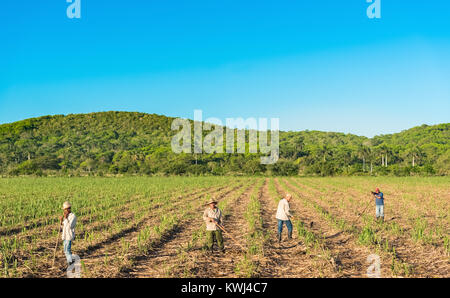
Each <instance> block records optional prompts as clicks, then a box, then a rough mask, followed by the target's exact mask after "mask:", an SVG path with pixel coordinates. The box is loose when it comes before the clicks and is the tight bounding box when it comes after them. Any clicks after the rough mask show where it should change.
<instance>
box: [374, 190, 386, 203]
mask: <svg viewBox="0 0 450 298" xmlns="http://www.w3.org/2000/svg"><path fill="white" fill-rule="evenodd" d="M375 204H376V205H377V206H380V205H384V197H383V193H382V192H380V193H376V194H375Z"/></svg>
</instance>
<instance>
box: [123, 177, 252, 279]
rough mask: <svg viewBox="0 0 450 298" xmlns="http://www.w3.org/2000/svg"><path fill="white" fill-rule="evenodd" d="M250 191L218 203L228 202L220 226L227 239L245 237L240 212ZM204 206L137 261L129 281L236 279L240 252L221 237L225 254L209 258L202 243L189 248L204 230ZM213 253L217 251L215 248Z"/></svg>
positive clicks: (235, 246) (234, 245) (230, 241)
mask: <svg viewBox="0 0 450 298" xmlns="http://www.w3.org/2000/svg"><path fill="white" fill-rule="evenodd" d="M252 189H253V187H252V186H250V187H247V188H246V190H245V191H244V192H243V193H242V195H240V196H239V197H236V196H234V193H230V194H228V195H227V196H224V197H223V198H221V199H219V202H220V201H221V200H229V201H230V202H228V206H229V209H228V210H227V215H226V216H225V218H224V226H225V227H226V230H227V232H229V233H230V235H231V238H233V239H236V240H237V241H238V242H240V243H242V242H243V241H244V239H243V237H244V236H245V234H244V233H242V229H243V225H244V222H243V216H242V214H243V212H244V208H245V206H246V205H247V203H248V200H249V195H250V193H251V192H252ZM204 208H205V206H201V205H200V206H199V207H198V208H196V210H195V212H194V213H193V216H192V217H191V218H189V219H188V220H186V221H184V222H183V223H181V224H180V226H179V227H178V229H177V231H175V232H174V233H173V234H171V235H170V237H167V238H166V239H165V241H164V242H163V243H161V245H160V246H159V247H158V248H157V249H156V250H154V251H152V253H151V254H149V255H147V256H146V257H145V258H143V259H142V260H140V261H139V262H138V263H137V264H136V265H135V266H134V267H133V269H132V271H131V272H129V277H134V278H136V277H139V278H141V277H236V275H235V272H234V268H235V264H236V261H238V260H239V257H240V255H241V254H242V250H241V249H240V247H239V246H237V245H236V244H235V243H234V242H233V241H232V240H231V238H230V236H229V235H228V234H224V242H225V249H226V253H225V254H223V253H221V252H218V251H217V252H215V253H214V254H211V253H210V252H209V251H207V250H205V249H204V247H203V241H201V242H200V243H195V245H194V246H192V247H190V245H189V244H190V243H189V241H190V240H191V239H192V235H193V234H194V233H195V232H196V231H198V230H204V222H203V219H202V212H203V210H204ZM216 249H217V247H216Z"/></svg>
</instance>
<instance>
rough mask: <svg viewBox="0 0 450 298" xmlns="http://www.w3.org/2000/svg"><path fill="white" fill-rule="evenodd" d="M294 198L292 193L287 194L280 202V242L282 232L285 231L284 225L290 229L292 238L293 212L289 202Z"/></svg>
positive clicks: (277, 216) (289, 232)
mask: <svg viewBox="0 0 450 298" xmlns="http://www.w3.org/2000/svg"><path fill="white" fill-rule="evenodd" d="M291 199H292V195H291V194H286V196H285V198H282V199H281V200H280V202H279V203H278V209H277V215H276V218H277V220H278V242H281V233H282V232H283V225H286V227H287V229H288V239H289V240H291V239H292V222H291V218H292V214H291V212H290V208H289V202H290V201H291Z"/></svg>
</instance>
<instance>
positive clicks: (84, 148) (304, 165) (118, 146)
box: [0, 112, 450, 175]
mask: <svg viewBox="0 0 450 298" xmlns="http://www.w3.org/2000/svg"><path fill="white" fill-rule="evenodd" d="M173 119H174V118H169V117H165V116H160V115H155V114H144V113H130V112H103V113H92V114H77V115H67V116H63V115H56V116H45V117H40V118H33V119H27V120H23V121H19V122H15V123H11V124H4V125H0V173H1V174H3V175H47V174H51V175H68V174H70V175H108V174H145V175H154V174H156V175H161V174H164V175H171V174H178V175H180V174H182V175H188V174H194V175H207V174H213V175H224V174H232V175H254V174H268V175H386V174H390V175H418V174H421V175H448V174H450V142H449V141H450V130H449V128H450V123H446V124H439V125H433V126H427V125H422V126H418V127H414V128H411V129H409V130H405V131H403V132H400V133H396V134H391V135H382V136H376V137H374V138H372V139H369V138H366V137H360V136H356V135H352V134H343V133H330V132H320V131H301V132H280V159H279V161H278V162H277V163H276V164H274V165H267V166H265V165H261V164H260V155H258V154H175V153H173V152H172V150H171V145H170V144H171V140H172V136H173V135H174V134H175V133H176V132H174V131H172V130H171V124H172V121H173ZM206 133H207V132H205V134H206Z"/></svg>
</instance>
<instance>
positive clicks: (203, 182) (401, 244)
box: [0, 177, 450, 277]
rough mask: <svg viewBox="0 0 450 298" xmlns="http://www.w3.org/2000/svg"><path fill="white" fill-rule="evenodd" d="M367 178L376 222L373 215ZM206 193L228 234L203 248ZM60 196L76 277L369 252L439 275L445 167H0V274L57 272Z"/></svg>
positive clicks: (291, 265)
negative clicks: (386, 172) (0, 172)
mask: <svg viewBox="0 0 450 298" xmlns="http://www.w3.org/2000/svg"><path fill="white" fill-rule="evenodd" d="M375 187H379V188H380V189H381V191H383V192H384V194H385V202H386V205H385V219H386V220H385V222H384V223H376V222H375V220H374V213H375V210H374V209H375V206H374V202H373V199H372V197H371V195H370V191H372V190H374V189H375ZM286 192H289V193H291V194H293V200H292V202H291V209H292V210H293V212H294V214H295V219H294V221H293V223H294V239H293V240H292V241H289V242H288V241H283V242H282V243H281V245H280V244H278V242H277V240H276V219H275V211H276V207H277V203H278V200H279V198H280V197H281V196H282V195H283V194H284V193H286ZM211 197H213V198H216V199H217V200H218V201H219V207H220V208H221V209H222V211H223V212H224V214H225V219H224V225H225V228H226V229H227V231H228V232H229V233H230V235H227V234H225V235H224V238H225V245H226V249H227V251H226V253H225V254H221V253H219V252H216V253H215V254H214V256H213V257H211V256H209V254H208V252H207V251H206V250H205V249H204V242H205V232H204V230H205V228H204V223H203V221H202V217H201V216H202V211H203V210H204V208H205V207H204V206H203V204H204V203H205V202H206V200H207V199H208V198H211ZM66 200H69V201H70V202H71V203H72V205H73V209H72V210H73V212H74V213H75V214H76V215H77V217H78V225H77V238H76V240H75V241H74V244H73V246H72V251H73V253H74V254H77V255H78V256H80V258H81V264H82V266H81V269H82V277H366V274H367V268H368V267H369V265H370V264H369V263H368V262H367V258H368V256H370V255H371V254H377V255H378V256H379V257H380V260H381V276H382V277H450V240H449V228H450V224H449V220H450V219H449V216H450V178H448V177H435V178H415V177H412V178H392V177H389V178H362V177H353V178H285V177H278V178H263V177H261V178H258V177H252V178H249V177H242V178H234V177H192V178H186V177H184V178H183V177H175V178H156V177H155V178H146V177H129V178H4V179H0V257H1V259H0V276H1V277H65V276H66V272H65V271H64V269H65V268H66V265H65V258H64V255H63V251H62V247H61V246H62V245H61V243H60V244H59V247H58V250H57V258H56V265H55V267H54V268H52V260H53V250H54V247H55V240H56V237H57V223H58V221H59V216H60V215H61V213H62V212H61V210H60V209H61V204H62V202H64V201H66ZM368 203H369V204H370V205H368ZM366 207H367V208H366ZM285 230H286V229H285ZM284 233H286V231H284ZM232 239H235V240H236V242H235V241H233V240H232ZM283 239H284V240H286V234H284V235H283Z"/></svg>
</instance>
